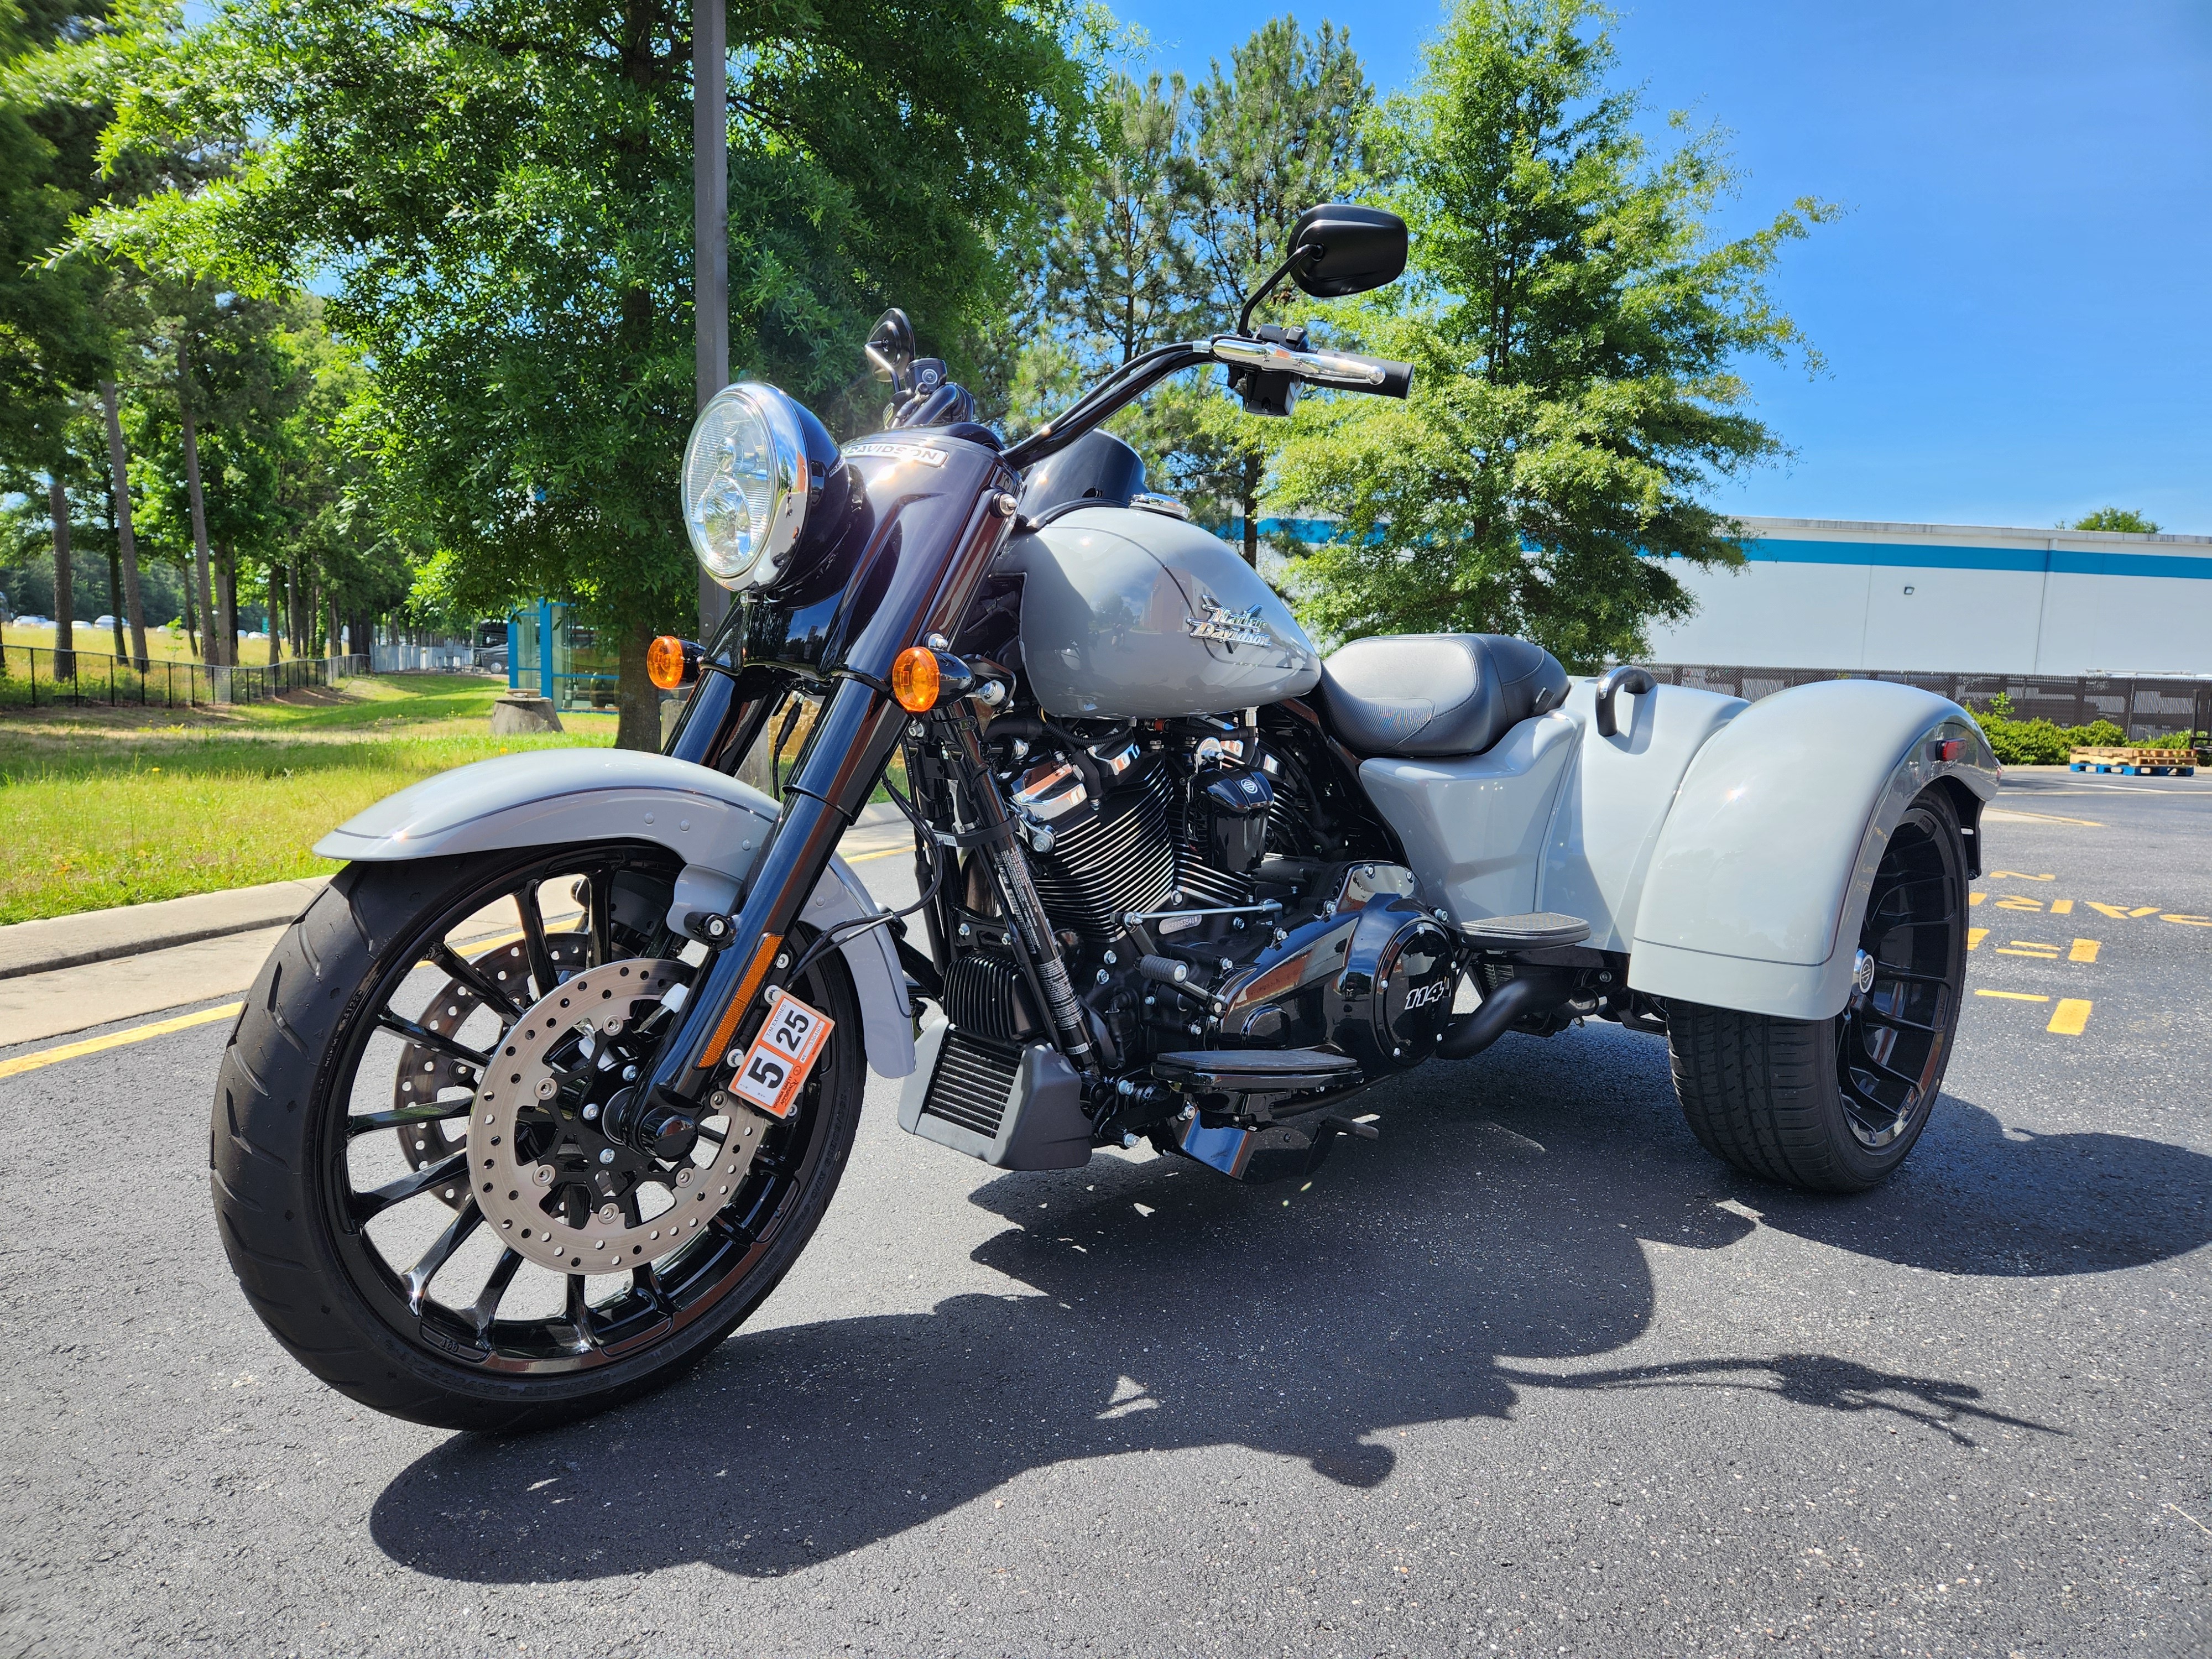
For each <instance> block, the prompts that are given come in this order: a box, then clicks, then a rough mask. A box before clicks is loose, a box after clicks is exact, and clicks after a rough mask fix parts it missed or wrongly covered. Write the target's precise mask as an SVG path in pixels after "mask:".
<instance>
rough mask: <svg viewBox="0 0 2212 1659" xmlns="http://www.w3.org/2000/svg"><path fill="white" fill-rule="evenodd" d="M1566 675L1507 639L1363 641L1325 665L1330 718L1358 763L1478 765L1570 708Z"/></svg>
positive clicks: (1545, 655) (1547, 657)
mask: <svg viewBox="0 0 2212 1659" xmlns="http://www.w3.org/2000/svg"><path fill="white" fill-rule="evenodd" d="M1566 697H1567V671H1566V670H1565V669H1564V668H1562V667H1561V666H1560V665H1559V659H1558V658H1556V657H1554V656H1553V654H1552V653H1550V652H1548V651H1547V650H1545V649H1544V647H1541V646H1540V645H1531V644H1529V643H1528V641H1526V640H1516V639H1513V638H1511V637H1510V636H1509V635H1504V634H1392V635H1377V636H1376V637H1375V638H1372V639H1364V640H1354V641H1352V643H1351V644H1350V645H1347V646H1346V647H1344V648H1343V649H1342V650H1340V651H1339V652H1338V653H1336V654H1335V655H1334V656H1333V657H1331V658H1329V659H1328V661H1326V662H1324V663H1323V664H1322V670H1321V708H1322V718H1323V719H1324V720H1327V721H1328V726H1329V730H1330V731H1331V732H1334V733H1335V735H1336V738H1337V741H1338V742H1340V743H1341V744H1343V745H1344V746H1345V747H1346V748H1347V749H1349V750H1352V753H1354V754H1355V755H1368V756H1372V755H1405V756H1446V755H1479V754H1480V753H1482V751H1483V750H1486V749H1487V748H1489V747H1490V746H1491V744H1494V743H1496V742H1497V741H1498V738H1502V737H1504V735H1505V733H1506V732H1508V731H1510V729H1511V728H1512V727H1514V726H1517V725H1519V724H1520V723H1521V722H1522V720H1527V719H1528V717H1529V716H1530V715H1531V714H1544V713H1546V712H1547V711H1548V710H1550V709H1553V708H1558V707H1559V705H1560V704H1561V703H1563V702H1565V701H1566Z"/></svg>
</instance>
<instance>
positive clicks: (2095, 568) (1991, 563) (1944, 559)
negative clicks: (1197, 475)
mask: <svg viewBox="0 0 2212 1659" xmlns="http://www.w3.org/2000/svg"><path fill="white" fill-rule="evenodd" d="M1214 533H1215V534H1216V535H1218V536H1219V537H1220V538H1222V539H1223V540H1225V541H1228V542H1241V541H1242V540H1243V538H1244V521H1243V520H1242V519H1231V520H1230V521H1229V523H1228V524H1226V525H1225V526H1221V527H1220V528H1219V529H1218V530H1215V531H1214ZM1342 534H1343V526H1341V525H1340V524H1339V523H1337V521H1336V520H1333V519H1262V520H1260V535H1261V539H1263V540H1266V541H1273V542H1300V543H1304V544H1306V545H1308V546H1313V545H1316V544H1320V543H1323V542H1330V541H1334V540H1336V539H1338V538H1340V536H1341V535H1342ZM1370 539H1373V540H1377V541H1379V540H1381V539H1382V537H1381V533H1380V532H1376V533H1375V534H1374V535H1373V536H1372V537H1371V538H1370ZM1744 555H1745V556H1746V557H1747V559H1749V560H1750V561H1751V562H1753V563H1754V564H1757V563H1759V562H1762V561H1763V562H1768V563H1772V564H1842V565H1862V566H1863V565H1881V566H1884V567H1887V568H1892V569H1905V570H2010V571H2016V572H2020V573H2021V574H2027V575H2042V574H2045V573H2047V572H2048V573H2057V574H2062V575H2071V576H2171V577H2177V578H2179V579H2181V580H2191V581H2212V558H2197V557H2192V556H2190V555H2188V554H2185V553H2118V552H2114V553H2093V552H2088V551H2085V550H2081V549H2079V548H2064V547H2061V548H2053V549H2050V550H2044V549H2039V548H2031V547H1959V546H1954V545H1946V544H1936V543H1929V542H1913V543H1900V542H1810V541H1781V540H1777V539H1771V538H1753V539H1751V540H1747V541H1746V542H1745V543H1744Z"/></svg>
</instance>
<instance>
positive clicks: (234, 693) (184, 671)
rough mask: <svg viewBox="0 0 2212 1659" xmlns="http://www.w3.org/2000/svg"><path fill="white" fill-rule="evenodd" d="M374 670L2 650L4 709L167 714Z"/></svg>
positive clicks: (358, 662) (349, 664)
mask: <svg viewBox="0 0 2212 1659" xmlns="http://www.w3.org/2000/svg"><path fill="white" fill-rule="evenodd" d="M368 671H369V666H368V658H367V657H365V656H361V655H355V656H350V657H295V658H293V659H291V660H290V661H289V662H276V663H256V664H252V665H244V664H241V665H239V666H237V667H234V668H210V667H209V666H208V665H206V664H205V663H197V662H172V661H169V660H167V659H163V658H159V657H155V658H150V659H146V660H143V661H137V662H134V661H133V660H132V659H130V658H129V657H118V656H115V655H112V653H107V652H104V651H56V650H53V649H52V648H51V647H46V646H33V645H9V646H0V708H5V707H10V706H12V707H15V708H44V707H48V706H57V707H60V706H66V707H75V708H82V707H83V706H84V705H86V704H88V703H112V704H117V705H121V704H125V703H136V704H142V705H146V706H149V707H159V708H200V707H203V706H212V705H216V704H222V703H239V702H267V701H268V700H269V699H270V698H271V697H275V696H282V695H283V693H285V692H287V691H297V690H301V688H302V687H304V686H310V685H337V684H340V683H341V682H343V681H345V680H349V679H351V678H354V677H355V676H356V675H357V674H366V673H368Z"/></svg>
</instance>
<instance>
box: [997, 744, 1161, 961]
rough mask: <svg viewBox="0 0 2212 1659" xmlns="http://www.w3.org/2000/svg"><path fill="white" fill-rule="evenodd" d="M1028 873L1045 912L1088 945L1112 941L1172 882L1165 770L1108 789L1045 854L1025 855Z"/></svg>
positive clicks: (1158, 902)
mask: <svg viewBox="0 0 2212 1659" xmlns="http://www.w3.org/2000/svg"><path fill="white" fill-rule="evenodd" d="M1030 868H1031V871H1032V872H1033V876H1034V878H1035V880H1036V890H1037V896H1038V897H1040V898H1041V899H1042V900H1043V901H1044V908H1045V913H1046V914H1047V915H1049V916H1050V917H1051V918H1052V919H1053V921H1055V922H1057V923H1058V924H1059V925H1060V926H1061V927H1072V928H1073V929H1074V930H1075V931H1076V932H1077V933H1085V934H1088V935H1090V936H1091V938H1094V939H1108V938H1111V937H1112V936H1113V934H1114V933H1115V932H1116V931H1118V929H1119V927H1120V926H1121V916H1122V915H1125V914H1126V913H1127V912H1128V911H1131V910H1152V909H1157V908H1159V906H1160V905H1161V904H1162V903H1163V902H1164V901H1165V900H1166V898H1167V896H1168V894H1169V893H1170V891H1172V890H1174V887H1175V881H1176V862H1175V852H1174V847H1173V843H1172V842H1170V839H1169V836H1168V785H1167V777H1166V773H1165V769H1164V768H1162V767H1159V766H1153V767H1152V768H1150V769H1149V770H1148V775H1147V776H1146V779H1145V781H1144V782H1143V784H1142V785H1141V786H1139V787H1136V788H1133V789H1119V790H1116V791H1115V793H1112V794H1111V795H1109V796H1108V797H1107V798H1106V799H1105V800H1104V801H1103V803H1101V805H1100V806H1099V810H1098V811H1097V814H1096V815H1095V816H1094V817H1091V818H1089V819H1087V820H1086V821H1085V822H1084V823H1079V824H1078V825H1076V826H1075V827H1074V828H1073V829H1068V830H1066V831H1064V832H1061V833H1060V834H1059V835H1057V836H1055V837H1054V842H1053V846H1052V850H1051V851H1050V852H1048V853H1036V854H1031V857H1030Z"/></svg>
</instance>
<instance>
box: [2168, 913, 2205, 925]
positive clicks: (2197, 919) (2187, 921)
mask: <svg viewBox="0 0 2212 1659" xmlns="http://www.w3.org/2000/svg"><path fill="white" fill-rule="evenodd" d="M2159 920H2160V921H2174V922H2179V923H2180V924H2181V925H2182V926H2183V927H2212V916H2176V915H2166V916H2160V918H2159Z"/></svg>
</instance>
